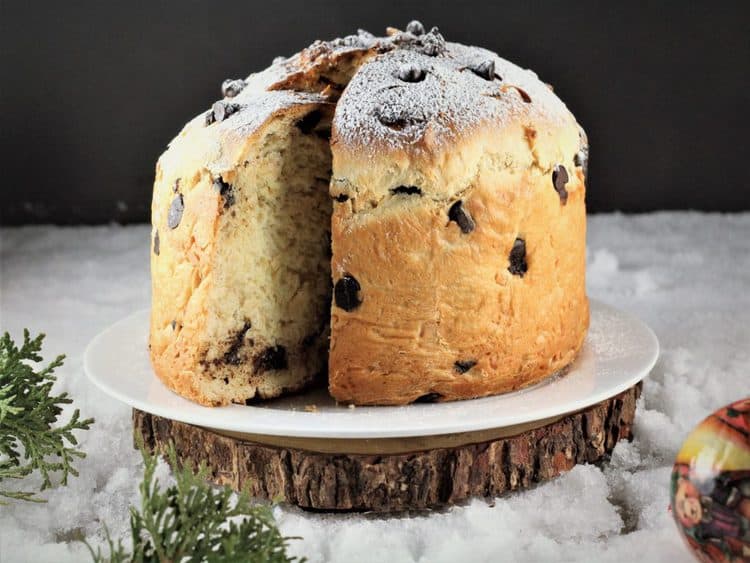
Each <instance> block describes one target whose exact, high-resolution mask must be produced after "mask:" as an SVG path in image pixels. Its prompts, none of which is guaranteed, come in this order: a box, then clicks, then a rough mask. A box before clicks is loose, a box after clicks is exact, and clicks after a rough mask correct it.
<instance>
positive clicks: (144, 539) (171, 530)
mask: <svg viewBox="0 0 750 563" xmlns="http://www.w3.org/2000/svg"><path fill="white" fill-rule="evenodd" d="M140 446H141V452H142V455H143V461H144V466H145V468H144V476H143V481H142V483H141V484H140V486H139V490H140V492H141V508H140V510H137V509H136V508H135V507H132V506H131V508H130V531H131V536H132V548H131V550H130V552H129V553H128V552H127V551H126V549H125V547H124V546H123V544H122V541H120V540H118V542H117V543H115V542H114V541H113V540H112V538H111V536H110V534H109V530H108V529H107V528H106V526H105V536H106V544H107V548H108V551H109V554H108V555H105V554H104V553H102V551H101V548H97V550H96V551H94V549H93V548H92V547H91V546H90V545H89V544H88V542H87V543H86V545H87V546H88V548H89V551H90V553H91V555H92V557H93V560H94V561H95V562H96V563H104V562H109V563H120V562H124V561H133V562H139V563H140V562H150V561H170V562H182V563H185V562H190V563H193V562H195V563H197V562H208V563H214V562H219V561H237V562H247V563H256V562H257V563H260V562H266V561H268V562H271V563H276V562H279V563H281V562H284V563H286V562H290V561H297V559H296V558H290V557H289V556H288V555H287V553H286V549H287V542H288V541H289V540H291V539H299V538H293V537H284V536H282V535H281V533H280V532H279V530H278V528H277V527H276V522H275V520H274V518H273V514H272V512H271V509H270V508H269V507H268V506H262V505H257V504H253V503H252V502H251V500H250V495H249V493H248V491H247V490H243V491H241V492H239V493H237V495H236V497H235V493H234V491H233V490H232V488H231V487H229V486H227V485H225V486H224V487H214V486H212V485H210V484H209V483H207V482H206V478H207V474H208V469H207V467H206V465H205V464H201V465H200V467H199V468H198V472H197V473H194V472H193V470H192V469H191V468H190V467H188V466H182V467H179V463H178V461H177V454H176V452H175V449H174V445H170V449H169V451H168V452H167V455H168V457H169V460H170V465H171V466H172V467H173V468H178V467H179V469H175V472H174V475H175V483H174V485H171V486H169V487H167V488H166V489H164V488H162V487H161V486H160V483H159V480H158V479H157V478H156V477H155V471H156V467H157V465H158V456H157V455H156V454H150V453H149V452H147V451H146V450H145V448H143V445H142V444H140ZM302 561H304V560H302Z"/></svg>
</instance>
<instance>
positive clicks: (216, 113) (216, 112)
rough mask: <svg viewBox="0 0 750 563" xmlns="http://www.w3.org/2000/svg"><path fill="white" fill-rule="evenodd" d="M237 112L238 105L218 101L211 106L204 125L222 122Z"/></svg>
mask: <svg viewBox="0 0 750 563" xmlns="http://www.w3.org/2000/svg"><path fill="white" fill-rule="evenodd" d="M239 110H240V105H239V104H232V103H229V102H225V101H224V100H219V101H218V102H216V103H215V104H214V105H213V107H212V108H211V112H210V113H209V114H208V115H206V125H211V124H212V123H214V122H215V121H224V120H225V119H227V118H228V117H230V116H231V115H233V114H235V113H237V112H238V111H239Z"/></svg>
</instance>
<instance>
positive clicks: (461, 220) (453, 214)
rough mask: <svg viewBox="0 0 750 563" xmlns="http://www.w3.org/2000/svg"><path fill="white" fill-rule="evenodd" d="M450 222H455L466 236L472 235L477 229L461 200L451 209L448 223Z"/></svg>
mask: <svg viewBox="0 0 750 563" xmlns="http://www.w3.org/2000/svg"><path fill="white" fill-rule="evenodd" d="M450 221H455V222H456V224H457V225H458V226H459V228H460V229H461V232H462V233H464V234H468V233H470V232H471V231H473V230H474V228H475V227H476V225H475V224H474V220H473V219H472V218H471V215H469V213H468V211H466V210H465V209H464V207H463V202H462V201H461V200H458V201H457V202H456V203H454V204H453V205H451V207H450V209H449V210H448V222H450Z"/></svg>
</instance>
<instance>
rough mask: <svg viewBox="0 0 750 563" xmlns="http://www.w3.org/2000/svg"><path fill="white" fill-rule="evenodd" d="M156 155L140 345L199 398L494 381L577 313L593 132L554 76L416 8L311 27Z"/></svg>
mask: <svg viewBox="0 0 750 563" xmlns="http://www.w3.org/2000/svg"><path fill="white" fill-rule="evenodd" d="M222 93H223V94H224V98H223V99H222V100H220V101H218V102H216V103H215V104H213V106H212V107H211V108H210V109H209V110H208V111H207V112H205V111H204V112H203V113H201V114H200V115H199V116H198V117H196V118H195V119H193V120H192V121H191V122H189V123H188V124H187V125H186V126H185V128H184V129H183V130H182V132H181V133H180V134H179V135H178V136H177V138H175V139H174V140H173V141H172V142H171V144H170V146H169V149H168V150H167V151H166V152H165V153H164V154H163V155H162V156H161V158H160V159H159V162H158V165H157V171H156V181H155V185H154V196H153V203H152V222H153V252H152V257H151V270H152V290H153V307H152V315H151V336H150V347H151V357H152V361H153V364H154V367H155V371H156V373H157V375H158V376H159V377H160V378H161V379H162V380H163V381H164V382H165V383H166V384H167V385H168V386H169V387H170V388H172V389H173V390H175V391H176V392H177V393H179V394H181V395H183V396H185V397H188V398H190V399H193V400H195V401H198V402H200V403H202V404H206V405H221V404H227V403H230V402H239V403H244V402H247V401H251V400H253V399H256V398H270V397H276V396H279V395H281V394H283V393H285V392H291V391H295V390H298V389H301V388H303V387H305V386H307V385H308V384H311V383H312V382H313V381H315V380H316V379H323V378H325V376H326V373H327V374H328V383H329V389H330V392H331V394H332V395H333V397H334V398H336V399H337V400H339V401H342V402H351V403H356V404H404V403H410V402H413V401H418V400H422V401H435V400H437V401H440V400H454V399H466V398H472V397H480V396H484V395H489V394H496V393H502V392H506V391H510V390H513V389H517V388H520V387H522V386H526V385H529V384H532V383H535V382H537V381H539V380H541V379H543V378H544V377H547V376H549V375H550V374H552V373H555V372H557V371H559V370H561V369H562V368H564V367H565V366H567V365H568V364H570V363H571V362H572V361H573V359H574V358H575V356H576V354H577V352H578V351H579V349H580V347H581V345H582V343H583V339H584V336H585V333H586V329H587V327H588V319H589V311H588V301H587V298H586V292H585V236H586V216H585V205H584V195H585V170H586V162H587V158H588V145H587V141H586V136H585V134H584V133H583V130H582V129H581V128H580V127H579V126H578V124H577V123H576V120H575V118H574V117H573V115H572V114H571V113H570V112H569V111H568V109H567V108H566V107H565V105H564V104H563V103H562V102H561V101H560V100H559V99H558V98H557V97H556V96H555V94H554V93H553V92H552V88H551V87H550V86H549V85H547V84H545V83H543V82H541V81H540V80H539V79H538V78H537V76H536V75H535V74H534V73H533V72H531V71H528V70H523V69H521V68H519V67H517V66H515V65H513V64H511V63H509V62H508V61H505V60H503V59H501V58H499V57H498V56H497V55H495V54H494V53H492V52H490V51H487V50H485V49H481V48H477V47H467V46H464V45H460V44H456V43H448V42H445V40H444V39H443V37H442V36H441V34H440V33H439V32H438V30H437V29H435V28H433V29H432V30H431V31H429V32H425V30H424V28H423V27H422V26H421V24H419V23H418V22H412V23H410V24H409V25H408V26H407V29H406V31H403V32H402V31H398V30H394V29H389V33H388V36H387V37H381V38H379V37H374V36H373V35H371V34H369V33H366V32H364V31H360V32H359V33H358V34H357V35H353V36H349V37H346V38H343V39H337V40H334V41H330V42H320V41H318V42H315V43H314V44H313V45H311V46H310V47H308V48H307V49H305V50H303V51H302V52H300V53H298V54H296V55H294V56H292V57H290V58H288V59H280V60H276V61H274V64H273V65H272V66H271V67H270V68H268V69H267V70H265V71H263V72H261V73H257V74H253V75H251V76H250V77H249V78H248V79H247V80H228V81H226V82H224V84H223V85H222Z"/></svg>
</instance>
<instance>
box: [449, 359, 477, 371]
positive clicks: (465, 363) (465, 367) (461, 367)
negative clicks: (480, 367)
mask: <svg viewBox="0 0 750 563" xmlns="http://www.w3.org/2000/svg"><path fill="white" fill-rule="evenodd" d="M475 365H477V361H476V360H459V361H457V362H456V363H455V364H453V369H455V370H456V371H457V372H458V373H466V372H467V371H469V370H470V369H471V368H473V367H474V366H475Z"/></svg>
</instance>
